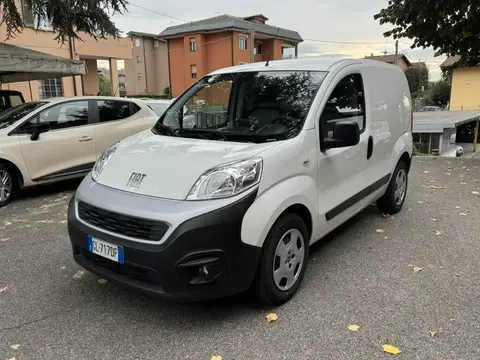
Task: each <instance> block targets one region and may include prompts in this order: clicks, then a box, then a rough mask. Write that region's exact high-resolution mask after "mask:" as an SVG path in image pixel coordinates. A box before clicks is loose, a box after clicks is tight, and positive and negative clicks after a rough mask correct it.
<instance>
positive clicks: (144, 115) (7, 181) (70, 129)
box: [0, 96, 158, 207]
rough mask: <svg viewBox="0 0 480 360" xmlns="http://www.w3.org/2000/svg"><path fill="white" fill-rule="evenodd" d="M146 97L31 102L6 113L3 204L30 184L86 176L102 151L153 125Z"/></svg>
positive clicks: (2, 119)
mask: <svg viewBox="0 0 480 360" xmlns="http://www.w3.org/2000/svg"><path fill="white" fill-rule="evenodd" d="M157 119H158V117H157V116H156V115H155V113H154V112H153V111H152V110H151V109H150V108H149V107H148V106H147V105H146V104H145V103H144V102H142V101H138V100H134V99H124V98H116V97H102V96H91V97H89V96H82V97H72V98H56V99H46V100H40V101H33V102H28V103H25V104H21V105H18V106H15V107H12V108H10V109H7V110H5V111H4V112H2V113H1V114H0V207H2V206H4V205H6V204H7V203H8V202H9V201H11V200H12V199H13V197H14V195H15V193H16V192H17V191H18V190H19V189H21V188H24V187H30V186H35V185H39V184H46V183H51V182H55V181H59V180H64V179H69V178H74V177H80V176H85V175H86V174H87V173H88V172H89V171H90V170H91V169H92V167H93V165H94V163H95V161H96V160H97V158H98V157H99V155H101V154H102V152H103V151H104V150H105V149H106V148H108V147H109V146H111V145H112V144H115V143H117V142H118V141H120V140H122V139H124V138H126V137H128V136H131V135H134V134H136V133H138V132H141V131H143V130H146V129H150V128H151V127H152V126H153V124H155V122H156V121H157Z"/></svg>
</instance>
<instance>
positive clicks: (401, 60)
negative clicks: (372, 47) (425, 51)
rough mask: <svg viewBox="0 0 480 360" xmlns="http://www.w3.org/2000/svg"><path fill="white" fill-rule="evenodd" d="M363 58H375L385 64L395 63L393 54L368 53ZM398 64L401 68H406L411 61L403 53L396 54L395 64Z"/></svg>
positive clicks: (410, 64)
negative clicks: (368, 54)
mask: <svg viewBox="0 0 480 360" xmlns="http://www.w3.org/2000/svg"><path fill="white" fill-rule="evenodd" d="M365 59H370V60H377V61H381V62H384V63H387V64H392V65H393V64H395V55H373V54H372V55H370V56H365ZM396 65H398V66H400V67H401V68H402V69H403V70H406V69H408V68H409V67H410V66H412V63H411V62H410V61H409V60H408V58H407V57H406V56H405V55H404V54H398V55H397V64H396Z"/></svg>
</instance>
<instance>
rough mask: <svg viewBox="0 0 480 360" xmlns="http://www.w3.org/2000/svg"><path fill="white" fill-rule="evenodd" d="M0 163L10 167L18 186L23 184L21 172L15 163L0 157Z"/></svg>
mask: <svg viewBox="0 0 480 360" xmlns="http://www.w3.org/2000/svg"><path fill="white" fill-rule="evenodd" d="M0 164H4V165H5V166H6V167H7V168H8V169H10V170H11V171H12V172H13V173H14V174H15V179H16V181H17V184H18V186H19V187H23V184H24V179H23V174H22V172H21V171H20V169H19V168H18V166H17V165H15V164H14V163H13V162H11V161H10V160H7V159H4V158H0Z"/></svg>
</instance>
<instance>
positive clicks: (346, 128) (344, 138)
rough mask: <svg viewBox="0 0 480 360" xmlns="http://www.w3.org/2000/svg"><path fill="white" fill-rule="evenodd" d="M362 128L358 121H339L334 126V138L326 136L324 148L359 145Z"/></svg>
mask: <svg viewBox="0 0 480 360" xmlns="http://www.w3.org/2000/svg"><path fill="white" fill-rule="evenodd" d="M359 142H360V129H359V128H358V123H357V122H356V121H338V122H336V123H335V125H334V127H333V138H324V139H323V147H324V150H326V149H332V148H341V147H348V146H354V145H357V144H358V143H359Z"/></svg>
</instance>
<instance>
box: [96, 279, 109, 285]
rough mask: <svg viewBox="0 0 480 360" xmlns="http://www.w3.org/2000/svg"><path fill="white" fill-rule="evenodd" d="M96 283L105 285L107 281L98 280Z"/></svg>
mask: <svg viewBox="0 0 480 360" xmlns="http://www.w3.org/2000/svg"><path fill="white" fill-rule="evenodd" d="M97 282H98V283H99V284H106V283H108V280H105V279H98V280H97Z"/></svg>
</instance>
